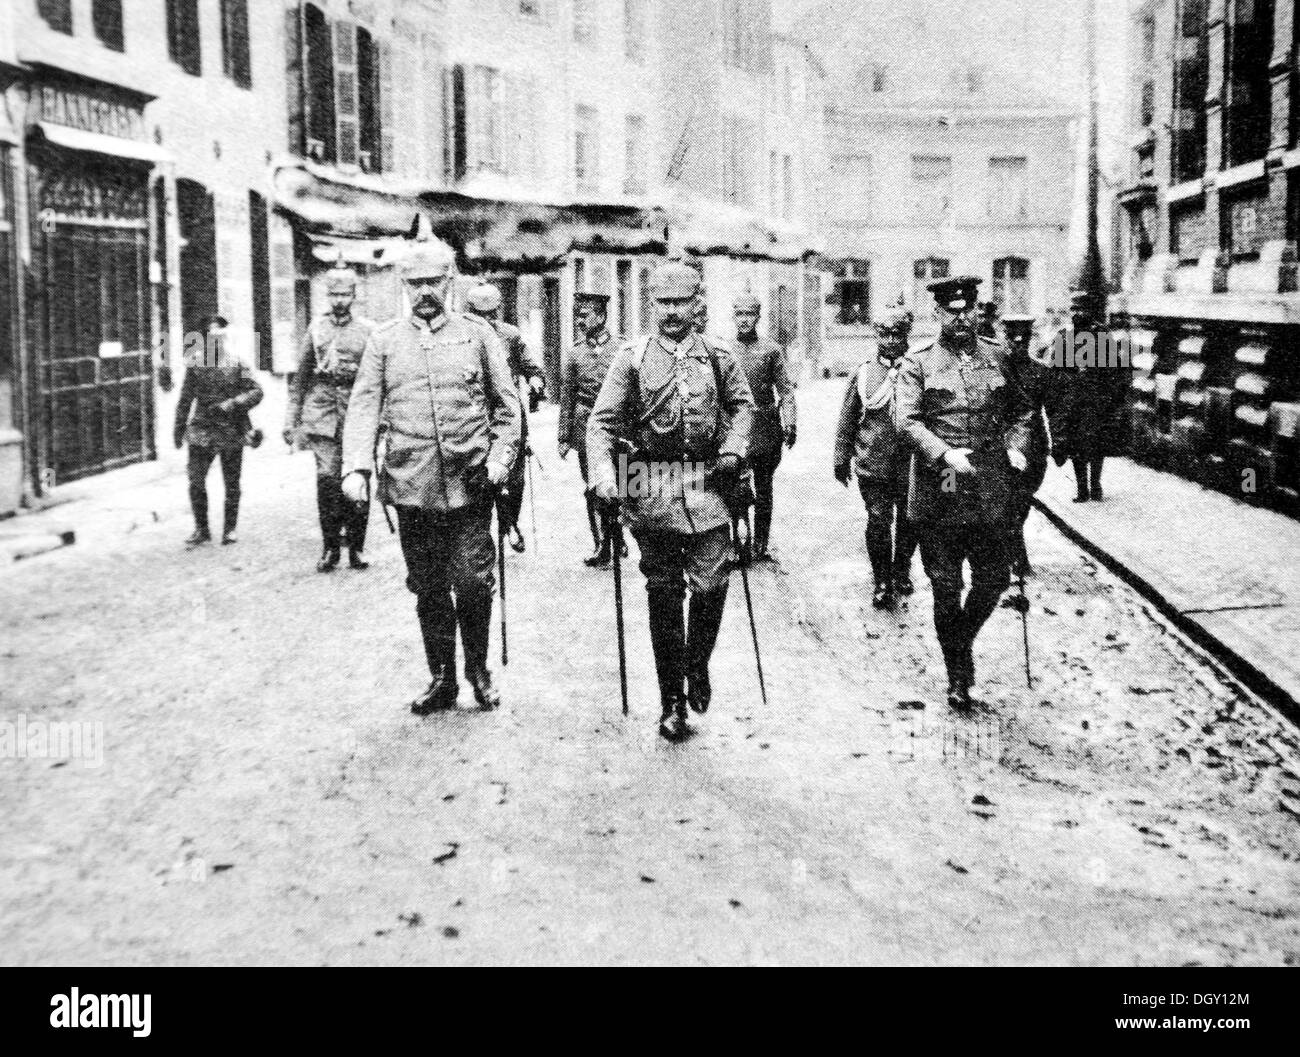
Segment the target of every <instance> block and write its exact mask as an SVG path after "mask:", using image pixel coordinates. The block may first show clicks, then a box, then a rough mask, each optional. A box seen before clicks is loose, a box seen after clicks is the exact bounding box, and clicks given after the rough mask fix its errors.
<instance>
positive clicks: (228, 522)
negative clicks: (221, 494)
mask: <svg viewBox="0 0 1300 1057" xmlns="http://www.w3.org/2000/svg"><path fill="white" fill-rule="evenodd" d="M238 523H239V493H238V492H233V493H232V492H227V493H226V509H225V517H224V519H223V521H222V528H221V542H222V543H227V544H229V543H235V542H237V540H236V538H235V526H236V525H237V524H238Z"/></svg>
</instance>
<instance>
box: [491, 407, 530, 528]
mask: <svg viewBox="0 0 1300 1057" xmlns="http://www.w3.org/2000/svg"><path fill="white" fill-rule="evenodd" d="M528 459H529V450H528V416H527V415H525V416H524V420H523V427H522V432H521V434H520V442H519V458H517V459H516V460H515V461H514V464H513V465H512V466H511V467H510V473H509V474H508V475H507V477H506V492H505V495H503V496H502V497H501V500H500V502H499V503H498V509H499V510H500V512H501V517H502V520H503V521H504V523H505V526H506V527H507V528H509V527H510V526H512V525H514V526H517V525H518V524H519V514H520V512H521V511H522V510H523V508H524V488H525V486H526V485H527V483H528V476H527V475H528Z"/></svg>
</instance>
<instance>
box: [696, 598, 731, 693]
mask: <svg viewBox="0 0 1300 1057" xmlns="http://www.w3.org/2000/svg"><path fill="white" fill-rule="evenodd" d="M726 605H727V585H726V584H725V583H724V584H723V585H722V586H721V587H719V588H718V589H717V590H716V591H706V592H699V593H697V592H692V593H691V602H690V613H689V615H688V617H687V626H686V686H687V697H686V699H687V701H688V702H689V704H690V706H691V708H692V709H693V710H694V711H696V712H699V713H701V714H703V713H705V712H707V711H708V710H709V701H710V700H711V699H712V697H713V687H712V686H711V685H710V684H709V658H711V657H712V656H713V647H714V645H715V644H716V643H717V641H718V629H719V628H721V627H722V613H723V610H724V609H725V608H726Z"/></svg>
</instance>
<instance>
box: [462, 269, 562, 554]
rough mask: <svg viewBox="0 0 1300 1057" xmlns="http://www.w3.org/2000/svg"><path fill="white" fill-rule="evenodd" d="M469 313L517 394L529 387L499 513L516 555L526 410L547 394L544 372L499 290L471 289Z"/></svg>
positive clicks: (520, 539)
mask: <svg viewBox="0 0 1300 1057" xmlns="http://www.w3.org/2000/svg"><path fill="white" fill-rule="evenodd" d="M465 304H466V307H467V308H468V309H469V314H470V315H471V316H473V317H476V318H478V319H482V320H483V321H484V322H485V323H487V324H488V326H490V327H491V328H492V330H493V332H494V333H495V334H496V336H497V338H498V339H499V340H500V341H501V345H502V347H503V348H504V349H505V350H506V364H507V365H508V366H509V368H510V379H511V381H512V382H513V383H514V386H515V391H516V392H518V389H519V381H520V379H521V378H522V379H524V381H525V382H526V383H527V385H528V393H529V397H528V408H523V407H522V405H521V410H522V411H523V418H522V420H521V426H522V429H521V430H520V441H519V458H518V459H516V460H515V464H514V466H512V467H511V468H510V479H509V481H508V482H507V484H506V494H505V496H504V497H503V498H502V501H501V514H502V517H503V519H504V520H505V522H506V525H507V526H508V530H507V531H508V533H509V539H510V546H511V549H513V550H514V551H515V552H516V553H518V554H522V553H523V552H524V549H525V544H524V535H523V533H522V532H520V531H519V512H520V510H521V509H522V508H523V502H524V484H525V481H526V473H527V469H528V458H529V456H531V455H532V449H531V448H530V447H529V446H528V411H529V410H536V407H537V401H538V400H540V399H541V397H542V395H543V394H544V393H545V392H546V372H545V371H543V370H542V366H541V364H539V363H538V362H537V359H536V357H534V356H533V354H532V351H531V350H530V349H529V348H528V345H527V343H526V342H525V341H524V337H523V335H522V334H520V333H519V328H518V327H516V326H512V325H511V324H509V323H507V322H505V320H503V319H502V318H501V291H500V290H498V289H497V288H496V287H495V286H493V285H492V284H491V283H480V284H479V285H478V286H476V287H474V288H473V289H472V290H470V292H469V294H468V295H467V296H466V299H465Z"/></svg>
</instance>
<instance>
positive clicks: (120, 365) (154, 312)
mask: <svg viewBox="0 0 1300 1057" xmlns="http://www.w3.org/2000/svg"><path fill="white" fill-rule="evenodd" d="M277 15H278V12H276V11H274V9H272V8H270V7H268V6H266V5H254V4H249V3H247V2H246V0H219V2H208V0H204V2H199V0H158V2H157V3H153V2H150V3H147V4H146V3H130V4H128V3H123V2H121V0H16V2H14V3H10V4H6V5H5V11H4V14H3V15H0V18H4V19H6V20H7V24H6V25H5V26H4V29H5V30H6V32H3V33H0V90H2V91H3V103H4V107H3V115H2V116H0V151H2V152H3V159H0V160H2V161H3V165H2V166H0V187H3V188H4V190H3V193H0V200H2V201H3V208H4V228H5V230H4V231H3V232H0V236H2V237H3V238H4V241H3V242H2V243H0V251H3V253H4V261H3V264H0V300H3V301H4V307H5V312H4V317H5V322H4V345H3V346H0V416H6V418H5V419H3V420H0V425H3V426H4V427H5V429H7V430H8V431H9V432H7V433H5V436H6V437H9V438H10V440H11V441H12V438H13V434H18V435H19V438H20V439H19V440H17V441H16V442H13V443H10V444H5V442H4V441H0V446H4V447H6V449H8V450H10V451H12V449H13V448H14V447H17V448H19V449H20V450H21V457H20V460H19V463H20V466H21V474H20V477H19V478H18V479H17V484H16V486H15V478H14V476H13V475H12V473H11V472H10V471H11V470H12V462H11V461H10V462H6V464H5V471H6V475H5V480H4V484H3V496H2V497H0V509H3V510H6V511H8V510H12V509H14V507H15V506H16V505H17V502H18V501H19V499H20V498H21V497H22V495H23V494H27V495H31V494H40V493H43V492H46V491H49V490H50V489H52V488H56V487H57V486H58V485H60V484H62V483H64V482H66V481H70V480H76V479H78V478H81V477H85V476H88V475H90V474H94V473H98V472H102V471H104V470H109V469H113V468H115V467H119V466H124V465H128V464H130V463H135V462H141V461H146V460H148V459H152V458H155V457H157V456H158V455H159V454H160V453H162V452H164V451H166V450H167V449H169V448H170V444H169V443H168V442H167V441H168V438H169V437H170V424H169V418H170V410H171V406H170V401H171V399H172V398H173V395H174V391H175V388H176V383H177V381H178V379H177V377H176V375H177V371H178V365H179V359H180V350H181V349H182V348H183V345H184V340H185V334H186V333H187V332H189V331H194V330H196V329H198V327H199V325H200V320H201V319H202V317H203V316H205V315H208V314H210V313H213V312H221V313H222V314H224V315H226V316H227V318H228V319H229V320H230V321H231V322H232V324H234V325H235V326H236V328H237V329H239V330H240V331H242V333H243V335H244V336H245V338H247V339H248V341H247V348H248V351H249V354H250V355H251V356H254V357H257V358H258V359H259V361H260V364H259V365H260V366H261V367H263V368H267V367H269V366H270V362H269V353H267V352H262V353H260V354H259V352H258V349H257V347H256V344H255V343H254V342H253V340H252V338H253V334H254V332H255V330H256V329H258V323H259V322H260V321H261V319H262V317H263V316H265V314H266V312H267V311H268V309H269V303H270V289H271V282H270V272H271V230H272V219H271V214H270V207H269V202H268V198H267V193H266V191H267V188H266V164H267V161H268V159H269V158H270V157H271V156H272V154H273V153H276V152H279V151H282V150H283V149H284V145H285V138H284V120H283V112H284V104H283V100H284V68H283V61H282V52H281V51H280V49H279V47H278V43H279V24H278V18H277V17H276V16H277ZM15 487H16V490H17V494H15Z"/></svg>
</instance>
